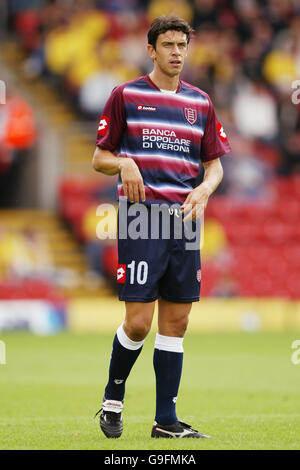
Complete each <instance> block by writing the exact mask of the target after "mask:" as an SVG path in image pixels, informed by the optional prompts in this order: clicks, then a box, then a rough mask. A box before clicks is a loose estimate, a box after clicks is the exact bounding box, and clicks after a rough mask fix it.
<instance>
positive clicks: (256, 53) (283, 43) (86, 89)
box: [7, 0, 300, 196]
mask: <svg viewBox="0 0 300 470" xmlns="http://www.w3.org/2000/svg"><path fill="white" fill-rule="evenodd" d="M7 3H8V4H9V10H8V13H9V15H8V20H9V21H8V22H9V29H10V30H11V32H14V33H15V34H17V36H18V40H19V41H20V43H21V45H22V48H23V50H24V51H25V53H26V59H25V61H24V63H23V73H24V74H25V75H26V76H27V78H32V79H35V78H36V77H41V76H43V77H45V78H46V77H47V79H48V80H50V81H52V82H53V83H54V85H55V86H57V87H59V88H60V89H61V91H62V93H63V97H64V99H69V100H70V101H72V103H73V104H74V105H75V106H76V108H77V109H78V111H79V112H80V113H81V115H82V116H83V117H87V118H92V119H96V116H98V115H99V114H101V110H102V108H103V106H104V103H105V102H106V100H107V97H108V95H109V94H110V92H111V90H112V88H113V87H114V86H116V85H117V84H119V83H121V82H124V81H126V80H130V79H132V78H135V77H137V76H139V75H142V74H145V73H148V72H149V71H150V70H151V67H152V63H151V61H150V59H149V58H148V56H147V53H146V49H145V47H146V33H147V30H148V28H149V25H150V23H151V21H152V20H153V18H155V17H156V16H158V15H161V14H169V13H175V14H177V15H179V16H181V17H183V18H185V19H186V20H187V21H189V22H190V24H192V26H193V28H194V30H195V34H194V38H193V39H192V41H191V44H190V47H189V54H188V60H187V63H186V66H185V68H184V71H183V75H182V78H183V79H185V80H187V81H190V82H191V83H193V84H194V85H196V86H198V87H200V88H202V89H203V90H205V91H206V92H208V93H209V94H210V95H211V97H212V99H213V102H214V104H215V107H216V109H217V111H218V114H219V117H220V120H221V121H222V123H224V127H225V128H226V129H228V131H229V132H230V136H231V142H232V144H233V145H232V147H233V149H234V152H233V154H232V158H231V162H230V163H225V165H227V164H228V165H232V166H234V168H235V169H236V173H237V181H233V182H231V183H232V184H233V191H235V192H237V193H238V194H239V191H242V192H243V191H244V190H243V189H242V190H241V189H240V188H237V187H236V186H235V185H236V184H237V185H238V182H239V181H242V182H243V184H242V188H244V187H246V196H248V195H249V194H248V193H249V191H248V189H247V188H248V186H250V194H251V192H253V193H254V194H257V192H258V193H259V188H260V187H261V186H260V178H261V176H260V175H263V178H265V177H268V175H269V174H270V173H272V171H273V170H275V172H277V173H279V174H283V175H288V174H290V173H293V172H298V171H299V168H300V119H299V105H298V104H294V103H292V100H291V95H292V92H293V89H292V83H293V82H294V81H295V80H297V77H299V72H300V15H299V13H300V0H261V1H258V0H193V1H192V0H148V1H144V0H143V1H142V0H99V1H97V0H27V1H26V2H24V1H20V0H12V1H10V2H7ZM241 146H242V152H243V161H242V162H241V161H240V158H239V155H238V154H239V150H240V149H241ZM227 160H229V159H227ZM258 161H259V164H258ZM258 166H259V168H258ZM233 180H234V178H233ZM244 183H245V185H244ZM253 184H254V186H253ZM223 186H224V188H225V187H228V182H226V181H224V183H223ZM253 187H254V189H253ZM221 189H222V188H221Z"/></svg>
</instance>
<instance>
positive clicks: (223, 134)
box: [217, 122, 227, 142]
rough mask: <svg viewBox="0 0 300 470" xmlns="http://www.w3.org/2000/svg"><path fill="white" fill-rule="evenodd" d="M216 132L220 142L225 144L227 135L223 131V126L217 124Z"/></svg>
mask: <svg viewBox="0 0 300 470" xmlns="http://www.w3.org/2000/svg"><path fill="white" fill-rule="evenodd" d="M217 131H218V133H219V136H220V139H221V140H222V142H226V140H227V135H226V133H225V131H224V129H223V126H222V124H221V123H220V122H218V123H217Z"/></svg>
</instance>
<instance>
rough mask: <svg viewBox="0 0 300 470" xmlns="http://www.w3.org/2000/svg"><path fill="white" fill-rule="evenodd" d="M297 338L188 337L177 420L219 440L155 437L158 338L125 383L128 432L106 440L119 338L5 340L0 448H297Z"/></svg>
mask: <svg viewBox="0 0 300 470" xmlns="http://www.w3.org/2000/svg"><path fill="white" fill-rule="evenodd" d="M299 336H300V335H299V332H298V333H297V332H294V333H293V332H291V333H224V334H220V333H218V334H200V333H195V332H188V333H187V335H186V338H185V340H184V349H185V355H184V368H183V376H182V380H181V388H180V393H179V397H178V401H177V414H178V416H179V418H180V419H182V420H183V421H185V422H187V423H189V424H192V426H193V427H194V428H196V429H198V430H199V431H200V432H203V433H206V434H209V435H211V436H212V439H201V440H198V439H182V440H180V439H179V440H174V439H165V440H164V439H159V440H156V439H151V438H150V432H151V426H152V422H153V419H154V413H155V409H154V407H155V379H154V371H153V366H152V354H153V344H154V335H153V334H151V335H150V336H149V337H148V338H147V339H146V342H145V345H144V349H143V352H142V354H141V355H140V357H139V359H138V361H137V363H136V364H135V366H134V369H133V370H132V373H131V375H130V377H129V379H128V382H127V387H126V389H127V392H126V400H125V409H124V432H123V435H122V437H121V438H120V439H117V440H114V439H107V438H105V436H104V435H103V434H102V433H101V431H100V429H99V425H98V419H97V418H96V419H95V420H94V419H93V417H94V414H95V412H96V411H97V410H98V409H99V408H100V407H101V398H102V394H103V390H104V386H105V384H106V381H107V374H108V362H109V358H110V351H111V343H112V338H113V333H112V334H103V335H101V334H90V335H81V334H72V333H61V334H59V335H56V336H52V337H37V336H33V335H31V334H29V333H6V334H1V335H0V339H1V340H3V341H4V342H5V344H6V356H7V364H6V365H0V390H1V394H0V396H1V411H0V448H1V449H70V450H71V449H106V450H112V451H113V450H123V449H125V450H128V449H137V450H141V449H150V450H152V449H158V450H162V449H166V450H180V449H184V450H194V449H197V450H198V449H299V448H300V364H299V365H294V364H293V363H292V362H291V355H292V352H293V350H292V349H291V344H292V342H293V341H294V340H295V339H300V338H299Z"/></svg>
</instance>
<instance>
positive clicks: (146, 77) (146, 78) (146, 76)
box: [145, 75, 181, 93]
mask: <svg viewBox="0 0 300 470" xmlns="http://www.w3.org/2000/svg"><path fill="white" fill-rule="evenodd" d="M145 80H146V82H147V83H148V84H149V85H150V86H151V87H152V88H155V90H158V91H160V89H159V88H158V87H157V86H156V85H155V83H153V82H152V80H151V78H150V77H149V75H145ZM180 90H181V80H179V82H178V87H177V90H176V93H179V92H180ZM160 92H161V93H163V91H160Z"/></svg>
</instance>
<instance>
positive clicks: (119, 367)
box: [104, 326, 143, 401]
mask: <svg viewBox="0 0 300 470" xmlns="http://www.w3.org/2000/svg"><path fill="white" fill-rule="evenodd" d="M120 340H121V341H122V343H123V344H121V342H120ZM129 347H130V348H131V349H129ZM142 347H143V341H137V342H135V341H131V340H130V339H129V338H128V337H127V336H126V334H125V332H124V330H123V327H122V326H121V327H120V328H119V329H118V331H117V334H116V335H115V337H114V341H113V346H112V353H111V358H110V364H109V378H108V383H107V385H106V388H105V394H104V396H105V398H107V399H108V398H110V399H111V400H119V401H122V400H123V399H124V395H125V382H126V379H127V377H128V376H129V373H130V371H131V369H132V366H133V365H134V363H135V361H136V360H137V358H138V356H139V355H140V353H141V350H142Z"/></svg>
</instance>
